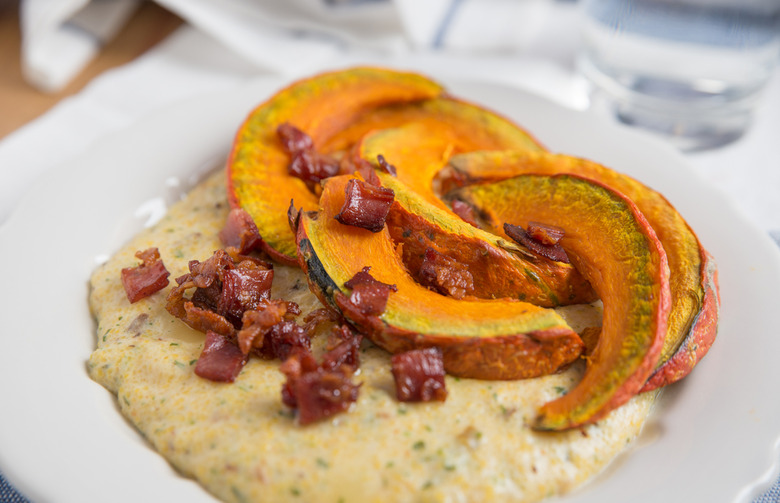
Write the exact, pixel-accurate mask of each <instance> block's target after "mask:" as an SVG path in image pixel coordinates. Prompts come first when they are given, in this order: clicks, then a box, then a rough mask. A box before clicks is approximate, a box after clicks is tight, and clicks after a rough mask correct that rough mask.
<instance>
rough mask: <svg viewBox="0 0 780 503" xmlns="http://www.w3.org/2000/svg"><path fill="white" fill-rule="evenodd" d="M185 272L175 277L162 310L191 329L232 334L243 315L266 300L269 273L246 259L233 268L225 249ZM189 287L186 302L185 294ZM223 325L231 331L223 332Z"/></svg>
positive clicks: (239, 324)
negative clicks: (189, 292) (190, 292)
mask: <svg viewBox="0 0 780 503" xmlns="http://www.w3.org/2000/svg"><path fill="white" fill-rule="evenodd" d="M189 269H190V272H189V273H188V274H185V275H183V276H181V277H179V278H176V283H177V284H178V286H177V287H176V288H174V289H172V290H171V292H170V293H169V294H168V301H167V304H166V306H165V307H166V309H167V310H168V312H169V313H171V314H172V315H173V316H175V317H177V318H179V319H181V320H182V321H184V322H185V323H187V324H188V325H189V326H191V327H192V328H194V329H195V330H200V331H204V332H205V331H206V330H213V331H215V332H219V333H221V334H224V335H232V334H235V331H236V329H238V328H240V327H241V319H242V317H243V315H244V313H245V312H246V311H248V310H253V309H256V308H257V307H258V306H259V305H260V304H261V303H263V302H265V301H267V300H268V298H269V297H270V291H271V283H272V281H273V270H272V269H267V268H266V267H265V263H264V262H263V261H261V260H255V259H246V260H242V261H241V262H240V263H239V264H238V265H236V264H235V263H234V261H233V259H232V258H231V256H230V255H229V254H228V253H227V252H226V251H225V250H217V251H216V252H214V254H213V255H212V256H211V257H209V259H208V260H206V261H205V262H199V261H197V260H192V261H190V263H189ZM193 288H194V289H195V291H194V292H193V294H192V296H191V298H189V299H187V298H186V297H185V296H184V295H185V293H186V292H187V290H190V289H193ZM187 304H190V306H187ZM226 323H229V324H230V325H232V327H233V329H232V330H230V331H229V330H227V329H226V325H225V324H226Z"/></svg>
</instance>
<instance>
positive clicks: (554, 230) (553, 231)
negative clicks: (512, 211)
mask: <svg viewBox="0 0 780 503" xmlns="http://www.w3.org/2000/svg"><path fill="white" fill-rule="evenodd" d="M527 232H528V235H529V236H531V239H534V240H536V241H539V242H540V243H542V244H543V245H557V244H558V243H559V242H560V240H561V238H562V237H563V234H564V230H563V229H561V228H560V227H556V226H554V225H547V224H543V223H539V222H528V229H527Z"/></svg>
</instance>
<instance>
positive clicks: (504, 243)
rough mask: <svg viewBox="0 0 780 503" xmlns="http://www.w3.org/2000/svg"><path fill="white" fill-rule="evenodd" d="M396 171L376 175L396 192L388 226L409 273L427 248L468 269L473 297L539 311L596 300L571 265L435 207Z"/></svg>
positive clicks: (591, 289) (417, 266)
mask: <svg viewBox="0 0 780 503" xmlns="http://www.w3.org/2000/svg"><path fill="white" fill-rule="evenodd" d="M398 170H399V176H398V178H395V177H393V176H390V175H387V174H379V177H380V179H381V181H382V184H383V185H384V186H385V187H387V188H390V189H392V190H393V191H395V194H396V196H395V199H396V200H395V202H394V203H393V206H392V208H391V212H390V215H388V220H387V227H388V230H389V231H390V235H391V236H392V237H393V240H394V241H396V242H400V243H402V244H403V246H402V253H403V260H404V263H405V265H406V266H407V268H408V269H409V270H412V271H416V270H418V269H419V266H420V262H421V259H420V256H421V255H422V254H423V253H424V252H425V249H426V248H428V247H431V248H434V249H436V250H437V251H438V252H439V253H441V254H443V255H447V256H449V257H452V258H454V259H455V260H456V261H458V262H459V263H461V264H465V265H467V266H468V268H469V271H470V272H471V274H472V275H473V276H474V286H475V289H474V291H473V292H471V295H473V296H474V297H478V298H483V299H491V298H500V297H510V298H514V299H519V300H523V301H526V302H530V303H533V304H535V305H538V306H542V307H556V306H559V305H568V304H580V303H587V302H593V301H594V300H596V299H597V298H598V297H597V295H596V293H595V292H594V291H593V288H592V287H591V285H590V284H589V283H588V281H587V280H586V279H585V278H584V277H583V276H582V274H580V272H579V271H577V269H575V268H574V267H573V266H572V265H571V264H564V263H561V262H555V261H552V260H548V259H545V258H543V257H538V256H535V255H532V254H530V252H528V251H526V250H525V249H524V248H521V247H520V246H518V245H516V244H515V243H514V242H512V241H511V240H508V239H506V238H502V237H500V236H497V235H495V234H492V233H489V232H486V231H484V230H482V229H478V228H476V227H474V226H473V225H470V224H468V223H466V222H464V221H463V220H462V219H461V218H460V217H458V216H456V215H454V214H452V213H451V212H450V211H444V210H441V209H439V208H438V207H436V206H435V205H432V204H430V202H429V201H427V200H426V199H425V196H424V195H419V194H417V193H416V192H414V191H412V190H410V189H409V188H408V187H407V186H406V185H405V184H404V183H403V182H402V181H401V178H402V175H401V173H402V172H403V171H404V167H403V166H401V167H399V168H398Z"/></svg>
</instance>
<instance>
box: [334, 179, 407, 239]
mask: <svg viewBox="0 0 780 503" xmlns="http://www.w3.org/2000/svg"><path fill="white" fill-rule="evenodd" d="M344 190H345V193H346V198H345V200H344V206H342V207H341V211H340V212H339V214H338V215H336V220H338V221H339V222H341V223H342V224H345V225H352V226H355V227H361V228H363V229H368V230H370V231H371V232H379V231H381V230H382V229H383V228H384V226H385V220H386V219H387V214H388V212H389V211H390V206H391V205H392V204H393V200H394V199H395V193H394V192H393V191H392V189H387V188H385V187H377V186H374V185H370V184H368V183H366V182H364V181H362V180H358V179H356V178H355V179H352V180H349V181H348V182H347V186H346V188H345V189H344Z"/></svg>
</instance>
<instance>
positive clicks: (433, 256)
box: [417, 248, 474, 299]
mask: <svg viewBox="0 0 780 503" xmlns="http://www.w3.org/2000/svg"><path fill="white" fill-rule="evenodd" d="M417 275H418V278H419V280H420V282H421V283H422V284H424V285H426V286H429V287H431V288H433V289H434V290H435V291H437V292H439V293H441V294H442V295H449V296H450V297H453V298H456V299H462V298H463V297H464V296H465V295H466V294H467V293H470V292H472V291H474V277H473V276H472V275H471V273H470V272H469V270H468V267H467V266H466V265H464V264H461V263H460V262H458V261H456V260H455V259H453V258H451V257H448V256H446V255H442V254H441V253H439V252H437V251H436V250H434V249H433V248H428V249H427V250H425V258H424V259H423V262H422V264H421V265H420V271H419V272H418V274H417Z"/></svg>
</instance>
